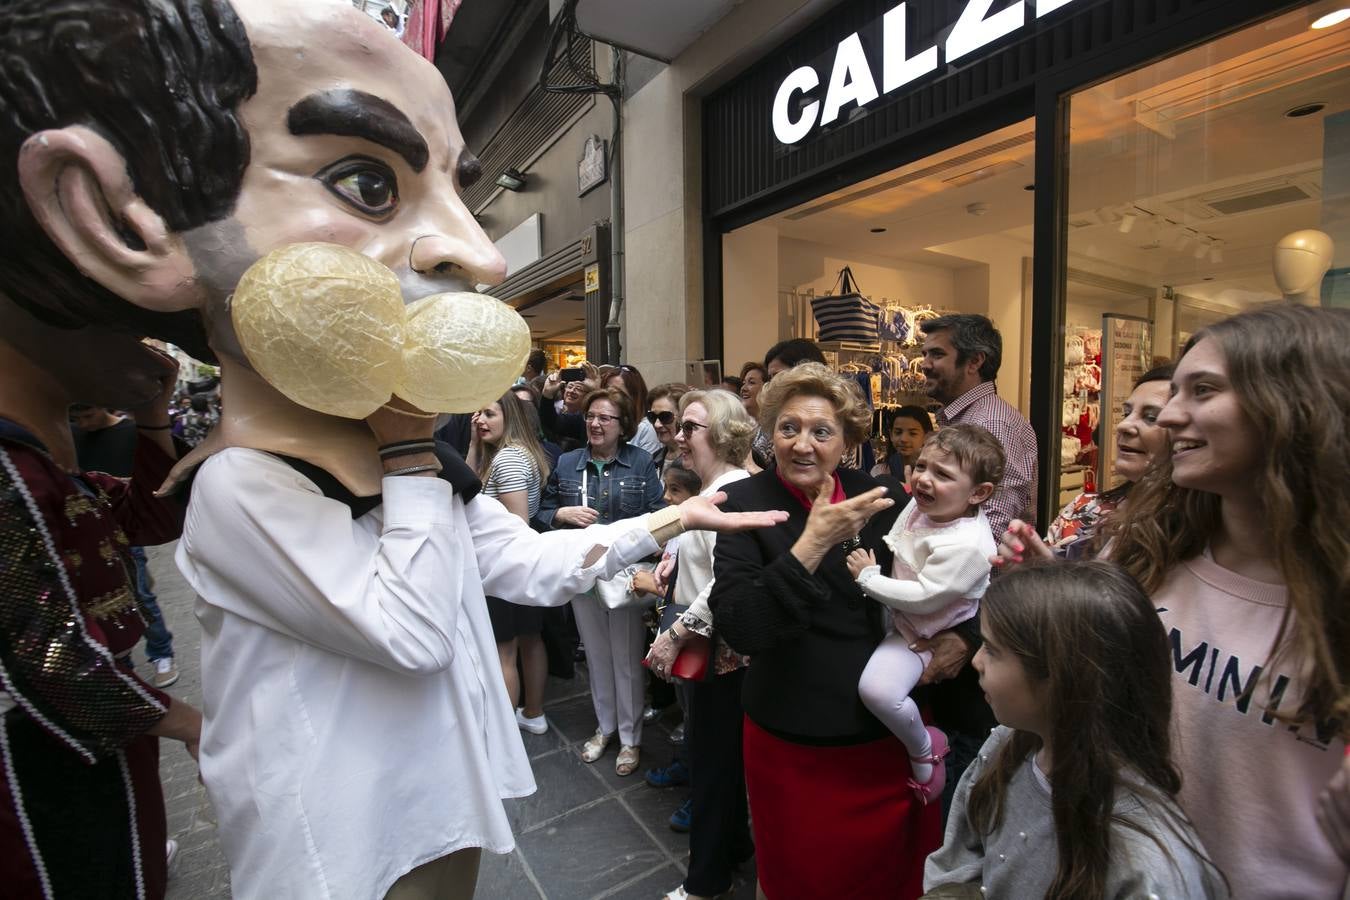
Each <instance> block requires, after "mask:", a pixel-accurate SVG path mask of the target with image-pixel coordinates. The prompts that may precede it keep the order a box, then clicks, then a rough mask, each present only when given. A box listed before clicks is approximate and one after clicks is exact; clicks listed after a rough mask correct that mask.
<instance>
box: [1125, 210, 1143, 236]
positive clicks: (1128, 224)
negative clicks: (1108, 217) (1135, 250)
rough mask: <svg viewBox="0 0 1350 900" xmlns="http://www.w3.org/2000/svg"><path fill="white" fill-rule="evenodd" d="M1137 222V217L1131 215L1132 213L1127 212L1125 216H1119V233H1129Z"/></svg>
mask: <svg viewBox="0 0 1350 900" xmlns="http://www.w3.org/2000/svg"><path fill="white" fill-rule="evenodd" d="M1138 220H1139V217H1138V216H1137V215H1135V214H1134V213H1132V212H1127V213H1126V214H1125V215H1123V216H1121V217H1120V233H1121V234H1129V233H1130V231H1131V230H1133V228H1134V223H1135V222H1137V221H1138Z"/></svg>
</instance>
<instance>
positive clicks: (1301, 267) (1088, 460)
mask: <svg viewBox="0 0 1350 900" xmlns="http://www.w3.org/2000/svg"><path fill="white" fill-rule="evenodd" d="M1341 5H1344V4H1332V3H1318V4H1312V5H1310V6H1307V7H1304V8H1302V9H1300V10H1298V11H1296V12H1292V13H1289V14H1286V15H1283V16H1279V17H1277V18H1274V19H1271V20H1268V21H1265V22H1261V23H1259V24H1256V25H1253V26H1251V27H1248V28H1246V29H1243V30H1241V31H1238V32H1235V33H1233V34H1230V35H1228V36H1225V37H1223V38H1221V39H1218V40H1215V41H1212V42H1210V43H1207V44H1205V45H1203V46H1200V47H1197V48H1194V49H1191V50H1188V51H1185V52H1182V53H1179V54H1176V55H1174V56H1171V57H1168V58H1166V59H1163V60H1161V61H1158V62H1155V63H1152V64H1150V65H1147V66H1145V67H1142V68H1140V69H1137V70H1135V71H1132V72H1129V73H1127V74H1124V75H1121V76H1119V77H1116V78H1112V79H1111V80H1109V81H1106V82H1105V83H1102V84H1098V85H1096V86H1094V87H1091V88H1087V89H1085V90H1082V91H1078V92H1076V93H1074V94H1072V95H1070V97H1069V98H1068V112H1069V115H1068V122H1069V134H1070V146H1069V158H1068V215H1067V222H1066V227H1067V232H1068V235H1067V248H1068V257H1067V263H1068V271H1067V272H1066V273H1065V276H1064V277H1065V293H1064V296H1065V298H1066V308H1065V340H1066V346H1065V353H1064V361H1065V369H1064V372H1063V378H1062V383H1060V384H1058V385H1057V386H1056V388H1057V389H1058V390H1059V391H1061V393H1062V398H1061V399H1062V401H1063V407H1062V408H1063V420H1062V422H1061V424H1062V426H1063V432H1062V436H1061V438H1060V442H1061V447H1060V450H1061V452H1060V463H1061V471H1060V473H1059V479H1058V484H1059V487H1060V489H1061V499H1062V500H1065V501H1067V500H1069V499H1072V497H1073V496H1074V495H1076V494H1077V493H1078V492H1079V491H1080V490H1082V489H1083V487H1084V483H1085V481H1086V482H1087V483H1088V486H1089V487H1092V486H1094V485H1093V482H1095V486H1097V487H1102V488H1105V487H1110V486H1112V485H1114V484H1116V482H1117V481H1119V477H1118V476H1117V474H1116V472H1115V464H1114V463H1115V453H1114V450H1115V444H1114V432H1115V426H1116V424H1117V422H1118V421H1119V420H1120V418H1121V410H1120V406H1121V401H1122V400H1123V399H1124V398H1125V397H1128V395H1129V392H1130V387H1131V384H1132V382H1133V380H1134V379H1135V378H1136V377H1138V375H1140V374H1142V372H1143V371H1144V370H1146V369H1148V368H1149V367H1151V366H1152V365H1154V364H1156V363H1160V362H1166V361H1169V360H1170V359H1172V358H1173V357H1174V356H1175V354H1176V352H1177V350H1178V348H1179V347H1180V346H1181V345H1182V344H1184V343H1185V341H1186V339H1187V337H1189V336H1190V335H1191V334H1192V333H1194V332H1195V330H1196V329H1198V328H1200V327H1202V326H1204V325H1205V324H1207V323H1209V322H1213V321H1216V320H1218V319H1220V318H1223V317H1225V316H1228V315H1232V314H1233V313H1236V312H1239V311H1241V310H1243V309H1245V308H1248V307H1250V306H1251V305H1253V304H1258V303H1263V302H1269V301H1271V300H1276V299H1279V298H1281V297H1285V298H1287V299H1288V300H1289V301H1290V302H1301V303H1311V304H1318V303H1323V304H1337V305H1350V22H1347V23H1344V24H1337V25H1334V26H1332V27H1326V28H1314V27H1312V26H1313V24H1314V23H1315V22H1317V20H1318V19H1319V18H1321V17H1322V16H1324V15H1325V14H1327V13H1329V12H1332V11H1334V10H1335V9H1336V8H1337V7H1338V6H1341ZM1282 241H1285V242H1286V243H1287V244H1289V245H1291V246H1294V245H1297V249H1295V250H1293V251H1291V252H1288V253H1286V252H1285V251H1280V252H1279V253H1277V249H1276V248H1277V246H1279V245H1280V244H1281V242H1282ZM1305 251H1306V252H1305ZM1299 254H1302V255H1301V256H1300V255H1299ZM1291 260H1292V261H1293V263H1294V265H1286V264H1287V263H1289V262H1290V261H1291ZM1277 267H1280V272H1279V274H1278V276H1277ZM1328 270H1329V271H1328ZM1324 274H1325V276H1326V277H1323V276H1324Z"/></svg>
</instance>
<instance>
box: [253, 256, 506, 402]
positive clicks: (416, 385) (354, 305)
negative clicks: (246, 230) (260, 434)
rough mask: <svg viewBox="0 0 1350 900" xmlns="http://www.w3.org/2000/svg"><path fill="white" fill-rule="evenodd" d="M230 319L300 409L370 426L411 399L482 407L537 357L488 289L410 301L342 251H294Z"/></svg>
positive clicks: (392, 281)
mask: <svg viewBox="0 0 1350 900" xmlns="http://www.w3.org/2000/svg"><path fill="white" fill-rule="evenodd" d="M230 316H231V319H232V321H233V323H234V329H235V333H236V334H237V335H238V337H239V343H240V346H242V347H243V349H244V353H245V355H247V357H248V360H249V363H251V364H252V365H253V367H254V368H255V369H256V370H257V371H258V373H259V374H260V375H262V377H263V378H265V379H267V381H268V382H269V383H270V384H271V385H272V386H273V387H275V388H276V389H277V390H279V391H281V392H282V393H283V394H285V395H286V396H287V397H289V398H290V399H291V400H293V401H295V402H296V403H299V404H300V405H301V406H306V407H309V408H310V409H315V410H318V411H319V412H323V413H327V414H329V415H335V416H343V417H345V418H349V419H363V418H365V417H366V416H368V415H370V414H371V413H373V412H374V411H375V410H376V409H378V408H379V407H380V406H382V405H383V404H384V403H386V402H388V400H389V398H390V396H397V397H401V398H402V399H404V400H406V401H408V402H409V403H411V404H413V405H414V406H416V407H418V408H419V409H423V410H425V411H427V412H473V411H475V410H478V409H481V408H483V407H484V406H486V405H488V404H489V403H491V402H492V401H494V400H496V399H497V398H498V397H500V396H501V395H502V394H503V393H505V392H506V390H507V388H509V387H510V386H511V385H512V383H514V381H515V379H516V376H518V375H519V374H520V372H521V370H522V369H523V368H524V365H525V358H526V356H527V355H528V354H529V352H530V329H529V326H528V325H526V324H525V320H524V319H522V318H521V317H520V316H519V315H518V314H517V313H516V311H515V310H513V309H511V308H510V307H509V306H507V305H506V304H504V303H502V302H501V301H499V300H496V299H495V298H492V297H488V296H485V295H483V294H472V293H448V294H434V295H432V296H430V297H423V298H422V299H421V300H418V301H417V302H415V303H413V304H411V305H409V306H406V307H405V306H404V304H403V295H402V292H401V290H400V287H399V282H398V277H397V276H396V275H395V274H394V273H393V272H392V271H390V270H389V269H388V268H386V267H385V266H383V265H381V264H380V263H379V262H377V261H375V260H373V259H371V258H370V257H368V256H364V255H362V254H360V253H357V252H356V251H354V250H351V249H348V248H346V247H342V246H339V245H336V244H319V243H311V244H292V245H290V246H287V247H282V248H280V249H277V250H274V251H272V252H271V253H269V254H267V255H266V256H264V257H263V258H262V259H260V260H258V261H257V262H256V263H254V264H253V265H252V266H251V267H249V270H248V271H247V272H245V273H244V276H243V277H242V278H241V279H240V280H239V285H238V287H237V288H236V289H235V293H234V296H233V298H232V299H231V302H230Z"/></svg>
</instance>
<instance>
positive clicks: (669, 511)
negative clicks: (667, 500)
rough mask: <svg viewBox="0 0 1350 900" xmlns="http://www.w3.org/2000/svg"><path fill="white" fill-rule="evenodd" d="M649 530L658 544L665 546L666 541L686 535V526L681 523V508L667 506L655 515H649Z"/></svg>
mask: <svg viewBox="0 0 1350 900" xmlns="http://www.w3.org/2000/svg"><path fill="white" fill-rule="evenodd" d="M647 530H648V531H650V532H651V535H652V538H653V539H654V540H655V541H656V543H658V544H660V545H662V546H665V543H666V541H669V540H670V539H671V538H673V537H677V536H679V535H681V534H684V524H683V523H682V522H681V521H680V508H679V507H678V506H667V507H665V508H664V509H658V510H657V511H656V512H654V513H648V514H647Z"/></svg>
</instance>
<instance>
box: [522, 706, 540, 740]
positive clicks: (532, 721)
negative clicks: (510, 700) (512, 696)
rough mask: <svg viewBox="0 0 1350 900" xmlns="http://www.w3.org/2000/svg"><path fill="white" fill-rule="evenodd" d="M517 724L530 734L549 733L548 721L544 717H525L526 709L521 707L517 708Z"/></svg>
mask: <svg viewBox="0 0 1350 900" xmlns="http://www.w3.org/2000/svg"><path fill="white" fill-rule="evenodd" d="M516 724H517V725H519V726H520V727H521V728H522V729H524V730H525V731H528V732H529V733H530V734H543V733H544V732H546V731H548V719H545V718H544V717H543V716H542V715H538V716H535V717H534V718H530V717H529V716H527V715H525V710H524V708H523V707H519V706H518V707H516Z"/></svg>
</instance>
